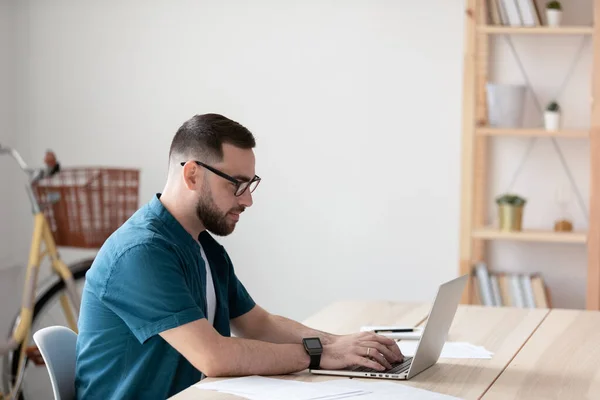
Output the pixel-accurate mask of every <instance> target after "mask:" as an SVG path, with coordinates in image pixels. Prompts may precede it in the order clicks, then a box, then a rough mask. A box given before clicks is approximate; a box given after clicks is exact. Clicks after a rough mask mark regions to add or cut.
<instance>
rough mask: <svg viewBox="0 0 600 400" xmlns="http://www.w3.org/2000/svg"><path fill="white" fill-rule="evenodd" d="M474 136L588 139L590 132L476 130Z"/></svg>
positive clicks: (571, 130)
mask: <svg viewBox="0 0 600 400" xmlns="http://www.w3.org/2000/svg"><path fill="white" fill-rule="evenodd" d="M475 134H476V135H481V136H542V137H562V138H572V139H589V137H590V131H588V130H576V129H570V130H559V131H547V130H545V129H500V128H477V129H476V130H475Z"/></svg>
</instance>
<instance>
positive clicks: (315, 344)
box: [304, 339, 322, 350]
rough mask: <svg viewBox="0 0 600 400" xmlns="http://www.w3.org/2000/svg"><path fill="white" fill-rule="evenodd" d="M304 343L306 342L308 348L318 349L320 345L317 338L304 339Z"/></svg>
mask: <svg viewBox="0 0 600 400" xmlns="http://www.w3.org/2000/svg"><path fill="white" fill-rule="evenodd" d="M304 343H306V348H307V349H308V350H319V349H321V347H322V346H321V342H320V341H319V339H306V340H305V341H304Z"/></svg>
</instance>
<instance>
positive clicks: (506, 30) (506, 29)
mask: <svg viewBox="0 0 600 400" xmlns="http://www.w3.org/2000/svg"><path fill="white" fill-rule="evenodd" d="M478 30H479V32H481V33H487V34H490V35H494V34H510V35H591V34H592V33H593V32H594V28H593V27H591V26H584V25H582V26H577V25H575V26H559V27H551V26H534V27H525V26H503V25H480V26H479V27H478Z"/></svg>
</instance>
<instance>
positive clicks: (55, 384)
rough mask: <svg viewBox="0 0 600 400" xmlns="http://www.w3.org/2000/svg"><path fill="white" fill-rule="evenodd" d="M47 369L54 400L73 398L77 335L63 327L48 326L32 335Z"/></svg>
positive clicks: (69, 399)
mask: <svg viewBox="0 0 600 400" xmlns="http://www.w3.org/2000/svg"><path fill="white" fill-rule="evenodd" d="M33 340H34V341H35V344H36V345H37V346H38V348H39V350H40V353H41V355H42V358H43V359H44V362H45V364H46V368H47V369H48V374H49V375H50V381H51V382H52V391H53V392H54V399H55V400H72V399H74V398H75V359H76V355H75V345H76V343H77V334H76V333H75V332H73V331H72V330H70V329H69V328H67V327H64V326H50V327H48V328H43V329H40V330H39V331H37V332H35V333H34V334H33Z"/></svg>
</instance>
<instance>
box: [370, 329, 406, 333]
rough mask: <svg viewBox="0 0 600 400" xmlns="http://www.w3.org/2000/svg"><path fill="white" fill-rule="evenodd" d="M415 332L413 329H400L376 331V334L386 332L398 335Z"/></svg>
mask: <svg viewBox="0 0 600 400" xmlns="http://www.w3.org/2000/svg"><path fill="white" fill-rule="evenodd" d="M414 331H415V330H414V329H413V328H398V329H375V330H374V332H375V333H380V332H384V333H387V332H389V333H397V332H414Z"/></svg>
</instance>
